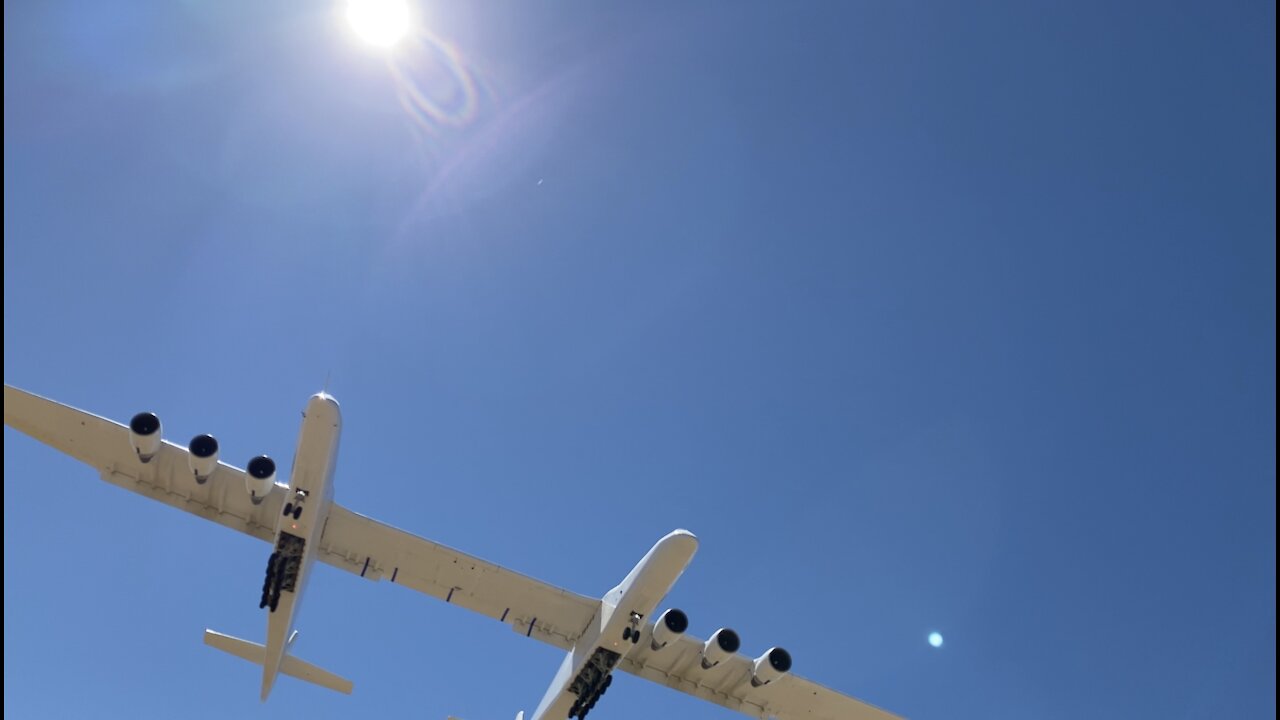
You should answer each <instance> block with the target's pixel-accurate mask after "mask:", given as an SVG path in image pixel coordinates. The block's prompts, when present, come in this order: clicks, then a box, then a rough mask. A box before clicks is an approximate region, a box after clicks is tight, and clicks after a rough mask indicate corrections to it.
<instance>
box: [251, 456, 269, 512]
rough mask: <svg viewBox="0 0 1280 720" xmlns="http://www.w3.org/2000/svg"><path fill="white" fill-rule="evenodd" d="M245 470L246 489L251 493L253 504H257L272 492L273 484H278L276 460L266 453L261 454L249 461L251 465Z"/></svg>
mask: <svg viewBox="0 0 1280 720" xmlns="http://www.w3.org/2000/svg"><path fill="white" fill-rule="evenodd" d="M245 470H246V471H247V472H245V474H244V489H245V491H246V492H248V493H249V499H250V500H252V501H253V504H254V505H257V504H258V503H260V502H262V499H263V498H265V497H266V496H267V495H268V494H269V493H270V492H271V486H272V485H275V484H276V461H275V460H272V459H271V458H269V457H267V456H266V455H259V456H258V457H256V458H254V459H252V460H250V461H249V467H247V468H245Z"/></svg>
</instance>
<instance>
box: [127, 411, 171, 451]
mask: <svg viewBox="0 0 1280 720" xmlns="http://www.w3.org/2000/svg"><path fill="white" fill-rule="evenodd" d="M160 435H161V433H160V418H158V417H156V414H155V413H150V412H140V413H138V414H137V415H134V416H133V419H132V420H130V421H129V444H130V445H132V446H133V451H134V452H135V453H137V455H138V459H139V460H141V461H142V462H144V463H145V462H151V458H153V457H155V454H156V453H158V452H160V446H161V445H163V444H164V443H163V441H162V440H161V439H160Z"/></svg>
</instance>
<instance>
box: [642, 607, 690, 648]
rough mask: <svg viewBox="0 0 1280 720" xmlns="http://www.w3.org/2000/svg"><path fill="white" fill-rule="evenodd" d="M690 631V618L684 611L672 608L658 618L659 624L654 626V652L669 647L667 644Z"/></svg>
mask: <svg viewBox="0 0 1280 720" xmlns="http://www.w3.org/2000/svg"><path fill="white" fill-rule="evenodd" d="M688 629H689V616H688V615H685V614H684V612H683V611H681V610H677V609H675V608H671V609H670V610H668V611H666V612H664V613H662V616H661V617H659V618H658V622H656V623H654V625H653V642H652V643H651V647H652V648H653V649H654V650H661V649H662V648H664V647H666V646H667V643H669V642H671V641H672V640H675V639H676V638H678V637H680V636H681V635H683V634H684V631H685V630H688Z"/></svg>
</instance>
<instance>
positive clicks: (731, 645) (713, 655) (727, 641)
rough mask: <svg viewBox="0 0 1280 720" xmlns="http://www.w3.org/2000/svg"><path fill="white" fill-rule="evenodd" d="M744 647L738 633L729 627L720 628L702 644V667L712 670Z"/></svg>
mask: <svg viewBox="0 0 1280 720" xmlns="http://www.w3.org/2000/svg"><path fill="white" fill-rule="evenodd" d="M740 647H742V641H741V640H739V639H738V633H736V632H734V631H732V630H730V629H729V628H720V629H719V630H717V631H715V632H714V633H712V635H711V637H710V638H708V639H707V642H706V643H705V644H703V646H702V669H703V670H710V669H711V668H713V667H715V666H717V665H719V664H720V663H721V662H722V661H723V660H725V659H726V658H729V657H732V656H733V654H734V653H736V652H738V648H740Z"/></svg>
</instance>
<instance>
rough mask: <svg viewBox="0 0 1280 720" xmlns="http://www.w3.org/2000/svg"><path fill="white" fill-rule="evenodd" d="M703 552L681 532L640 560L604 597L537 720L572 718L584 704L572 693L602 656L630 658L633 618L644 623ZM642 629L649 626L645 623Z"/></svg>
mask: <svg viewBox="0 0 1280 720" xmlns="http://www.w3.org/2000/svg"><path fill="white" fill-rule="evenodd" d="M697 549H698V541H697V539H696V538H695V537H694V536H693V534H692V533H689V532H687V531H684V530H677V531H675V532H673V533H671V534H669V535H667V536H666V537H664V538H662V539H661V540H659V541H658V542H657V544H656V545H654V546H653V548H652V549H650V550H649V552H648V553H647V554H646V555H645V556H644V557H643V558H641V559H640V562H639V563H637V564H636V566H635V568H633V569H632V570H631V572H630V573H628V574H627V577H626V578H625V579H623V581H622V582H621V583H620V584H619V585H618V587H616V588H614V589H613V590H610V591H609V593H608V594H607V595H605V596H604V598H603V599H602V600H601V601H600V611H599V612H598V613H597V614H596V618H595V620H594V621H593V622H592V624H591V627H589V628H587V632H586V633H585V634H584V635H583V636H582V637H581V638H580V639H579V640H578V643H577V644H576V645H575V646H574V648H573V650H571V651H570V652H569V654H568V655H567V656H566V657H565V660H564V662H563V663H562V664H561V665H560V671H559V672H558V673H556V677H555V679H554V680H553V681H552V682H551V687H550V688H549V689H548V690H547V694H546V696H545V697H543V698H542V702H541V703H540V704H539V706H538V709H537V711H535V712H534V714H533V717H532V718H531V720H560V718H563V717H566V716H567V715H568V713H569V710H570V709H571V708H572V707H573V705H574V703H575V702H577V701H578V700H579V695H578V694H577V693H575V692H572V691H571V690H570V688H571V687H573V685H574V683H575V681H577V680H579V678H580V676H581V675H582V674H583V672H584V670H585V669H586V667H587V666H588V665H589V664H590V663H592V661H593V658H594V657H596V656H597V653H598V651H600V650H605V651H608V652H612V653H616V654H617V655H618V656H619V657H626V656H627V654H628V653H630V652H631V650H632V649H633V648H634V647H636V644H635V643H633V642H632V641H631V640H627V639H624V638H623V635H624V629H625V628H628V627H631V626H632V625H633V621H632V617H633V616H632V613H635V614H636V616H639V618H648V617H649V616H650V615H652V613H653V611H654V610H655V609H656V608H657V606H658V603H660V602H662V599H663V598H664V597H666V595H667V593H668V592H669V591H670V590H671V587H672V586H673V585H675V583H676V580H677V579H679V578H680V575H681V574H682V573H683V572H684V570H685V568H686V567H688V565H689V561H690V560H692V559H693V553H694V552H695V551H696V550H697ZM639 624H640V626H641V627H643V622H640V623H639ZM641 642H649V638H648V637H645V638H642V639H641ZM612 667H616V662H615V663H614V665H612V666H610V667H609V668H608V669H609V670H612ZM605 674H606V675H607V674H608V672H607V671H606V672H605Z"/></svg>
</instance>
